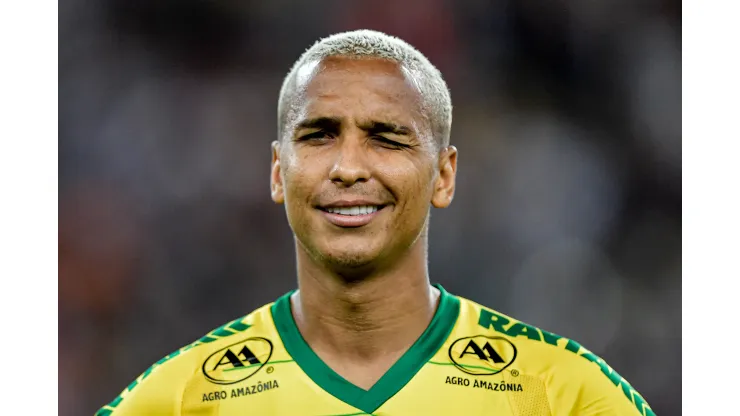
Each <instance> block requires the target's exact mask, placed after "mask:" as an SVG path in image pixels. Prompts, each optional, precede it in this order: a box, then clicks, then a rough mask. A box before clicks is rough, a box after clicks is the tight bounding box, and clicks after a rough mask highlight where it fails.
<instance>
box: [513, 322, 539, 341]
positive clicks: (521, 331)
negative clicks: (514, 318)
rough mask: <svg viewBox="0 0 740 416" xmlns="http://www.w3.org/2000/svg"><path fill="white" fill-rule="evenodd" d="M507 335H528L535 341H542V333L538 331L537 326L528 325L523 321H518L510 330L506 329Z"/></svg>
mask: <svg viewBox="0 0 740 416" xmlns="http://www.w3.org/2000/svg"><path fill="white" fill-rule="evenodd" d="M506 333H507V335H509V336H510V337H518V336H520V335H526V336H527V338H529V339H533V340H535V341H542V340H541V339H540V334H539V332H537V328H535V327H533V326H531V325H527V324H524V323H521V322H517V323H515V324H513V325H512V326H511V328H509V330H508V331H506Z"/></svg>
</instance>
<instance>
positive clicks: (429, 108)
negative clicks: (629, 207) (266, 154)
mask: <svg viewBox="0 0 740 416" xmlns="http://www.w3.org/2000/svg"><path fill="white" fill-rule="evenodd" d="M334 56H338V57H349V58H378V59H386V60H390V61H393V62H397V63H398V64H400V65H401V66H402V68H404V69H405V70H406V71H408V72H410V74H411V76H413V77H414V80H413V82H414V83H415V84H416V85H417V87H418V89H419V93H420V94H421V98H422V111H423V112H424V115H425V116H426V117H427V118H428V119H429V122H430V124H431V128H432V134H433V135H434V138H435V139H436V141H437V143H438V144H440V145H441V146H443V147H445V146H447V145H449V142H450V128H451V126H452V100H451V98H450V90H449V89H448V88H447V83H445V81H444V79H443V78H442V74H441V73H440V72H439V70H438V69H437V68H436V67H435V66H434V65H432V63H431V62H429V60H428V59H427V58H426V56H424V54H422V53H421V52H419V51H418V50H416V48H414V47H413V46H411V45H409V44H408V43H406V42H405V41H403V40H401V39H399V38H396V37H393V36H389V35H387V34H385V33H382V32H377V31H374V30H355V31H351V32H343V33H337V34H334V35H331V36H329V37H326V38H323V39H320V40H319V41H317V42H316V43H314V45H313V46H311V47H310V48H308V49H307V50H306V51H305V52H304V53H303V54H302V55H301V56H300V58H298V60H297V61H296V62H295V63H294V64H293V67H292V68H291V70H290V72H288V75H287V76H286V77H285V80H284V81H283V86H282V88H281V89H280V97H279V99H278V135H279V137H280V138H281V139H282V137H283V130H284V129H285V128H286V124H287V123H288V120H289V117H290V116H291V114H292V112H293V111H294V110H295V104H294V101H295V99H296V98H297V95H298V93H299V91H297V87H298V85H297V73H298V71H299V69H300V68H301V67H303V66H304V65H305V64H307V63H311V62H318V61H321V60H323V59H325V58H329V57H334Z"/></svg>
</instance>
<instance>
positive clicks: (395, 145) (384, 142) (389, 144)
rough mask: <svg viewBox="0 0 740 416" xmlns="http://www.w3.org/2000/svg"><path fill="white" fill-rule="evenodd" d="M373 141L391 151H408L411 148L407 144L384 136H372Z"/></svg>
mask: <svg viewBox="0 0 740 416" xmlns="http://www.w3.org/2000/svg"><path fill="white" fill-rule="evenodd" d="M371 139H372V140H374V141H376V142H378V143H379V144H380V145H381V146H383V147H386V148H389V149H407V148H409V147H411V146H409V145H407V144H403V143H399V142H397V141H394V140H391V139H389V138H387V137H383V136H372V137H371Z"/></svg>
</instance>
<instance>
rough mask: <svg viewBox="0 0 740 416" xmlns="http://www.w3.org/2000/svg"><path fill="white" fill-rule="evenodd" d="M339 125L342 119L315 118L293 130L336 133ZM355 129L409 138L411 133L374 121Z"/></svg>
mask: <svg viewBox="0 0 740 416" xmlns="http://www.w3.org/2000/svg"><path fill="white" fill-rule="evenodd" d="M341 125H342V119H341V118H339V117H315V118H309V119H306V120H303V121H301V122H300V123H298V124H297V125H296V128H295V129H296V130H300V129H319V130H326V131H334V132H336V131H339V129H340V127H341ZM357 127H359V128H361V129H362V130H365V131H366V132H368V133H369V134H381V133H391V134H395V135H398V136H409V135H411V132H412V130H411V129H410V128H409V127H406V126H402V125H400V124H395V123H391V122H384V121H376V120H371V121H367V122H362V123H358V125H357Z"/></svg>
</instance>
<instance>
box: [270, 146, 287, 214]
mask: <svg viewBox="0 0 740 416" xmlns="http://www.w3.org/2000/svg"><path fill="white" fill-rule="evenodd" d="M270 195H271V196H272V200H273V201H275V203H276V204H282V203H283V202H285V194H284V193H283V177H282V175H281V174H280V142H279V141H277V140H276V141H274V142H272V164H271V170H270Z"/></svg>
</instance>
